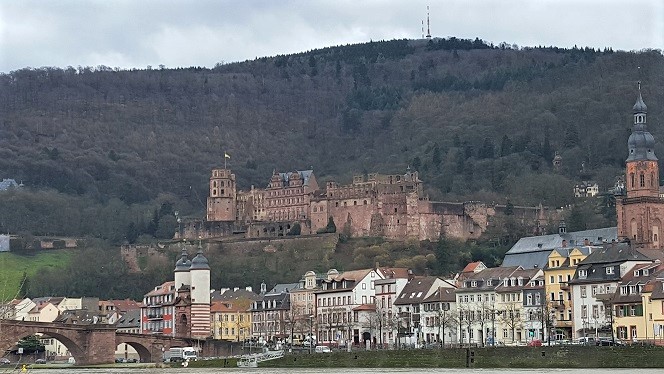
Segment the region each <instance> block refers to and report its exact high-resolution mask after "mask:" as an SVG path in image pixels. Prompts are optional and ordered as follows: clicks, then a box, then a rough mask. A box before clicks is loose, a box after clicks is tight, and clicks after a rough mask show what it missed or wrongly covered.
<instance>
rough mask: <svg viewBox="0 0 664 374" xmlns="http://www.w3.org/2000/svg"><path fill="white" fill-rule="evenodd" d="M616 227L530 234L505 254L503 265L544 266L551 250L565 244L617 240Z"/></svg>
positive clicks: (598, 242)
mask: <svg viewBox="0 0 664 374" xmlns="http://www.w3.org/2000/svg"><path fill="white" fill-rule="evenodd" d="M617 237H618V230H617V228H615V227H606V228H601V229H592V230H583V231H575V232H568V233H557V234H550V235H541V236H528V237H525V238H521V239H519V241H518V242H516V244H514V245H513V246H512V248H510V250H509V251H507V253H506V254H505V259H504V260H503V264H502V265H501V266H517V265H518V266H523V267H524V268H529V269H532V268H540V269H541V268H542V267H544V266H545V265H546V264H547V262H548V257H549V254H550V253H551V251H553V250H554V249H557V248H563V247H564V246H570V247H574V246H579V245H583V244H584V242H585V240H586V239H587V240H588V241H589V242H590V244H601V243H605V242H611V241H615V240H617Z"/></svg>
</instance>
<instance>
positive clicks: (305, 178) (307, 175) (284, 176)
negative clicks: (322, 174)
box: [279, 170, 314, 186]
mask: <svg viewBox="0 0 664 374" xmlns="http://www.w3.org/2000/svg"><path fill="white" fill-rule="evenodd" d="M292 173H293V172H292V171H291V172H287V173H279V178H280V179H281V181H282V182H283V184H284V186H287V185H288V179H289V178H290V175H291V174H292ZM295 173H298V174H299V175H300V178H302V185H304V186H308V185H309V179H311V175H312V174H313V173H314V171H313V170H296V171H295Z"/></svg>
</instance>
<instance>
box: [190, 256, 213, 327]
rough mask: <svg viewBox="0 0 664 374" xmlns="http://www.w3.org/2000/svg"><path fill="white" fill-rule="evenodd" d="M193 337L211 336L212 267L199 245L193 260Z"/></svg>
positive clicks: (191, 268) (191, 269)
mask: <svg viewBox="0 0 664 374" xmlns="http://www.w3.org/2000/svg"><path fill="white" fill-rule="evenodd" d="M189 273H190V274H191V337H192V338H197V339H205V338H207V337H208V336H210V265H209V263H208V260H207V258H205V256H203V248H202V247H201V244H200V243H199V244H198V253H197V254H196V257H194V258H193V259H192V260H191V267H190V268H189Z"/></svg>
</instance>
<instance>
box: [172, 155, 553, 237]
mask: <svg viewBox="0 0 664 374" xmlns="http://www.w3.org/2000/svg"><path fill="white" fill-rule="evenodd" d="M507 209H509V210H510V212H509V213H508V214H513V215H514V217H515V218H516V219H518V220H520V221H521V222H523V223H525V224H527V225H530V226H532V227H533V228H534V231H533V233H535V234H536V233H538V232H537V228H541V227H544V226H546V224H547V222H548V220H549V218H550V216H551V212H549V211H547V210H545V209H544V208H542V207H541V206H540V207H511V206H510V207H506V206H504V205H491V204H485V203H481V202H465V203H451V202H434V201H430V200H429V199H428V198H427V197H426V196H425V195H424V193H423V185H422V180H420V178H419V176H418V173H417V171H411V170H407V171H406V173H405V174H397V175H382V174H376V173H371V174H368V175H366V176H365V175H360V176H355V177H354V178H353V182H352V183H351V184H348V185H339V184H337V183H336V182H327V183H326V184H325V187H324V188H321V186H319V184H318V181H317V179H316V176H315V174H314V172H313V170H303V171H293V172H288V173H279V172H276V171H275V172H274V173H273V175H272V177H271V178H270V181H269V183H268V185H267V187H266V188H265V189H256V188H254V187H253V186H252V188H251V189H250V190H249V191H237V188H236V184H235V174H233V173H232V172H231V171H230V170H228V169H224V168H215V169H213V170H212V173H211V176H210V192H209V196H208V199H207V212H206V219H205V220H184V221H182V222H181V223H180V225H179V228H178V232H177V233H176V238H187V239H196V238H216V237H231V236H234V237H240V238H242V237H244V238H263V237H278V236H285V235H288V234H298V233H299V234H302V235H308V234H316V233H321V232H324V231H325V230H326V227H327V226H328V222H330V220H332V221H333V222H334V225H335V226H336V232H340V233H344V234H346V235H349V236H353V237H364V236H381V237H385V238H389V239H400V240H403V239H416V240H437V239H438V238H439V237H440V236H441V235H445V236H446V237H450V238H456V239H461V240H468V239H475V238H478V237H479V236H480V235H481V234H482V233H483V232H484V231H486V229H487V228H488V227H489V225H490V224H491V222H492V220H493V218H494V217H496V216H500V215H503V214H505V213H506V210H507ZM295 230H297V232H296V231H295Z"/></svg>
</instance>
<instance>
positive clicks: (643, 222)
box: [616, 82, 664, 249]
mask: <svg viewBox="0 0 664 374" xmlns="http://www.w3.org/2000/svg"><path fill="white" fill-rule="evenodd" d="M632 109H633V113H634V117H633V118H634V124H633V126H632V134H631V135H630V136H629V140H628V141H627V148H628V150H629V155H628V156H627V160H626V165H625V177H626V178H625V190H626V196H620V197H617V198H616V210H617V216H618V238H619V239H629V240H630V241H631V242H632V243H634V244H636V245H638V246H640V247H643V248H646V249H654V248H660V233H661V230H662V220H663V219H664V200H662V199H660V197H659V166H658V161H657V157H656V156H655V138H654V137H653V136H652V134H650V132H648V127H647V125H646V113H647V107H646V104H645V103H644V102H643V98H642V97H641V83H640V82H639V92H638V96H637V99H636V103H635V104H634V107H633V108H632Z"/></svg>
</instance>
